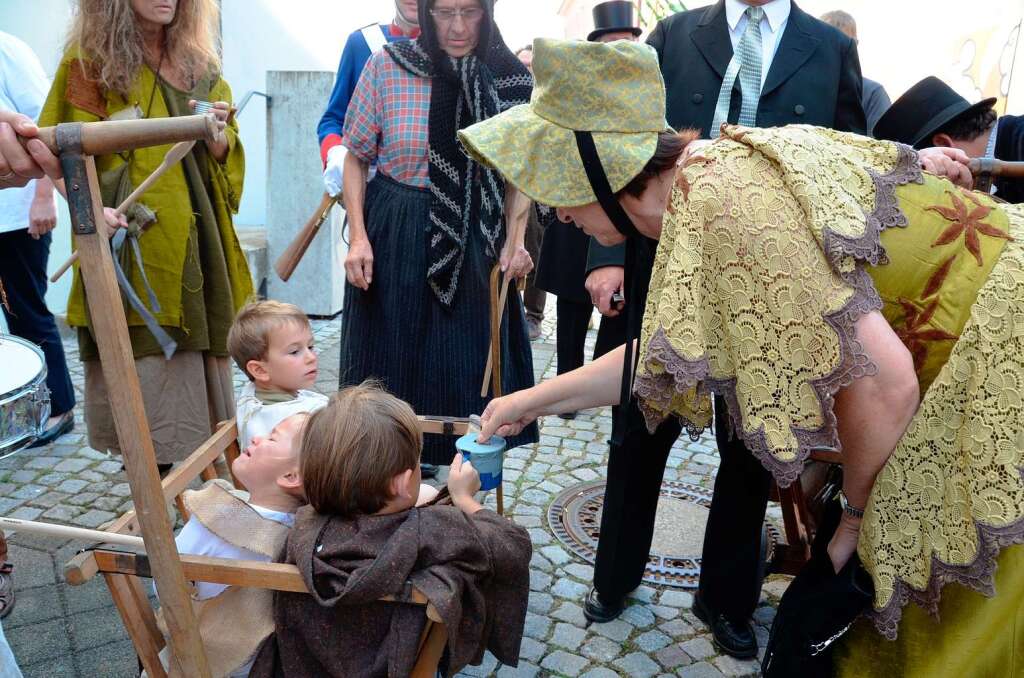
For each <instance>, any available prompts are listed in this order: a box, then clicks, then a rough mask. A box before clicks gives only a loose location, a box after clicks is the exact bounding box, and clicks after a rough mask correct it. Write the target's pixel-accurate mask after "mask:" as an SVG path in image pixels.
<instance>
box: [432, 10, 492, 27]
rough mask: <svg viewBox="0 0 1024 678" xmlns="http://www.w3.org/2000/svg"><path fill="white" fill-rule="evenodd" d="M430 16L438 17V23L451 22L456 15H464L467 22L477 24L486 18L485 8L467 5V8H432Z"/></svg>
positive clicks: (463, 18)
mask: <svg viewBox="0 0 1024 678" xmlns="http://www.w3.org/2000/svg"><path fill="white" fill-rule="evenodd" d="M430 16H432V17H434V18H435V19H437V21H438V23H442V24H450V23H453V22H454V21H455V18H456V17H462V20H463V21H465V22H466V23H467V24H475V23H477V22H478V21H480V20H481V19H483V18H484V10H483V9H481V8H480V7H466V8H465V9H432V10H430Z"/></svg>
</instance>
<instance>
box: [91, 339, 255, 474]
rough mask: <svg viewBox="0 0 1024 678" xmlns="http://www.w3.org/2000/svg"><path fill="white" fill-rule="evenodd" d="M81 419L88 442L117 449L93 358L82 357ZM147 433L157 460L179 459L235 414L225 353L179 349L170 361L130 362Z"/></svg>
mask: <svg viewBox="0 0 1024 678" xmlns="http://www.w3.org/2000/svg"><path fill="white" fill-rule="evenodd" d="M84 365H85V423H86V428H87V430H88V435H89V446H90V447H92V448H93V449H96V450H100V451H101V452H103V451H108V450H109V451H110V452H112V453H114V454H120V453H121V445H120V443H119V442H118V439H117V429H116V428H115V427H114V416H113V412H112V410H111V407H110V398H109V397H108V395H107V383H106V380H105V379H104V378H103V370H102V369H101V367H100V362H99V361H98V360H88V361H85V363H84ZM135 370H136V371H137V372H138V374H139V383H140V385H141V387H142V401H143V405H144V406H145V409H146V418H147V419H148V420H149V431H150V437H151V438H152V440H153V448H154V450H155V451H156V460H157V463H160V464H169V463H171V462H176V461H181V460H183V459H185V458H186V457H188V456H189V455H190V454H192V452H194V451H195V450H196V448H197V447H199V446H200V445H201V444H202V443H203V442H204V441H205V440H206V439H207V438H209V437H210V434H211V433H212V431H213V427H214V426H216V425H217V423H218V422H221V421H226V420H228V419H230V418H232V417H234V416H235V396H234V391H233V389H232V382H231V361H230V359H229V358H220V357H215V356H211V355H209V354H206V353H202V352H200V351H179V352H178V353H176V354H175V355H174V357H173V358H171V359H170V360H164V358H163V356H147V357H145V358H139V359H137V360H136V361H135Z"/></svg>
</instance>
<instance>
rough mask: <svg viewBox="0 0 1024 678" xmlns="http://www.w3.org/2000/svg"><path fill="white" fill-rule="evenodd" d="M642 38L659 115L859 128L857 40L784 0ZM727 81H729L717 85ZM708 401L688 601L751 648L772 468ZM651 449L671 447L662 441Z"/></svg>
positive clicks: (742, 652)
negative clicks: (697, 545) (715, 456)
mask: <svg viewBox="0 0 1024 678" xmlns="http://www.w3.org/2000/svg"><path fill="white" fill-rule="evenodd" d="M648 43H649V44H650V45H652V46H653V47H654V48H655V50H657V52H658V57H659V59H660V60H661V69H662V74H663V75H664V77H665V87H666V93H667V95H668V100H667V109H668V110H667V112H666V117H667V119H668V122H669V124H670V125H672V126H673V127H674V128H675V129H684V128H695V129H699V130H701V133H702V134H703V135H704V136H707V137H711V136H717V135H718V129H717V128H718V127H719V123H720V122H725V121H728V122H731V123H735V122H740V123H742V124H748V125H750V124H753V125H755V126H757V127H773V126H778V125H786V124H791V123H805V124H810V125H819V126H822V127H831V128H834V129H838V130H845V131H851V132H857V133H859V134H863V133H864V132H865V121H864V111H863V109H862V107H861V88H862V84H861V73H860V62H859V60H858V58H857V47H856V44H855V43H854V42H853V40H851V39H850V38H848V37H847V36H845V35H843V34H842V33H840V32H839V31H838V30H836V29H835V28H832V27H831V26H828V25H826V24H824V23H822V22H821V21H819V20H817V19H815V18H814V17H812V16H810V15H809V14H807V13H806V12H804V11H802V10H801V9H800V8H799V7H797V6H796V4H795V3H792V2H791V1H790V0H746V1H745V2H741V1H740V0H720V1H719V2H718V3H717V4H715V5H712V6H710V7H704V8H700V9H695V10H691V11H688V12H681V13H679V14H676V15H674V16H671V17H668V18H666V19H663V20H662V21H660V22H659V23H658V25H657V27H656V28H655V29H654V32H653V33H652V34H651V36H650V37H649V38H648ZM723 82H729V83H732V84H731V85H730V86H727V87H726V88H723ZM758 85H760V86H758ZM715 410H716V412H715V429H716V430H715V433H716V436H717V442H718V450H719V454H720V456H721V465H720V466H719V469H718V475H717V477H716V479H715V493H714V499H713V501H712V505H711V510H710V513H709V516H708V524H707V530H706V532H705V537H704V552H703V561H702V567H701V580H700V588H699V590H698V593H697V596H696V597H695V599H694V613H695V614H696V615H697V616H698V617H699V618H701V619H702V620H703V621H704V622H705V623H707V624H708V625H709V626H710V627H711V631H712V634H713V637H714V640H715V643H716V645H718V646H719V647H720V648H721V649H722V650H723V651H724V652H726V653H728V654H730V655H732V656H735V657H741V658H750V657H753V656H755V655H756V654H757V640H756V638H755V637H754V633H753V627H752V625H751V623H750V617H751V614H752V613H753V611H754V608H755V607H756V605H757V602H758V599H759V597H760V590H761V580H762V578H763V576H764V572H763V568H762V562H761V558H762V551H761V549H762V523H763V522H764V514H765V508H766V507H767V504H768V492H769V488H770V483H771V476H770V475H769V474H768V472H767V471H766V470H765V469H764V468H763V467H762V466H761V464H760V462H758V461H757V459H755V458H754V456H753V455H751V453H750V451H749V450H748V449H747V448H746V447H745V446H744V445H743V444H742V443H741V442H740V441H739V439H738V438H737V437H733V436H730V435H729V430H730V428H731V427H730V424H729V420H728V413H727V412H726V409H725V404H724V402H723V401H722V399H721V398H716V400H715ZM648 454H650V455H665V456H667V454H668V449H667V448H666V449H664V450H660V449H659V450H653V449H652V450H649V451H648ZM661 458H662V459H663V458H664V457H661ZM636 485H637V487H645V486H646V485H645V484H644V483H643V482H640V481H637V482H636ZM634 501H643V500H642V499H641V498H637V499H636V500H634Z"/></svg>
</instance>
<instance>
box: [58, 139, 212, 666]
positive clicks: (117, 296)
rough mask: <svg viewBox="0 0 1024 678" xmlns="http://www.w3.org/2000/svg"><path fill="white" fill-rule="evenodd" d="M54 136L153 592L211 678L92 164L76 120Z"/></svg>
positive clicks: (185, 657) (180, 654) (182, 657)
mask: <svg viewBox="0 0 1024 678" xmlns="http://www.w3.org/2000/svg"><path fill="white" fill-rule="evenodd" d="M56 141H57V145H58V146H59V148H58V150H59V151H60V159H61V166H62V169H63V171H64V180H65V184H66V186H67V192H68V202H69V207H70V211H71V223H72V226H73V228H74V232H75V234H76V238H75V241H76V244H77V245H78V251H79V254H80V261H81V264H80V272H81V276H82V280H83V281H84V283H85V295H86V299H87V300H88V306H89V317H90V319H91V329H92V335H93V337H95V339H96V344H97V346H98V347H99V354H100V364H101V366H102V369H103V378H104V380H105V382H106V387H107V389H106V390H107V394H108V397H109V399H110V405H111V411H112V412H113V415H114V425H115V427H116V429H117V437H118V441H119V443H120V448H121V452H122V456H123V459H124V465H125V471H126V473H127V476H128V484H129V486H130V487H131V491H132V501H133V502H134V503H135V509H136V511H137V512H138V517H139V522H140V524H141V526H142V532H143V538H144V539H145V542H146V551H147V552H148V553H149V554H150V556H151V558H152V562H153V570H154V574H155V575H156V576H155V579H156V585H157V590H158V591H159V593H160V600H161V602H162V604H163V608H164V613H165V618H166V620H167V625H168V627H169V629H170V631H171V645H172V646H173V650H174V654H175V656H176V657H177V658H178V660H179V661H180V663H181V668H182V670H183V671H184V673H185V674H186V675H189V676H199V677H200V678H208V677H209V676H210V668H209V665H208V664H207V661H206V653H205V650H204V648H203V642H202V638H200V636H199V628H198V625H197V624H196V619H195V615H194V614H193V612H192V602H191V600H190V598H189V593H188V582H187V581H186V579H185V576H184V573H183V572H182V570H181V565H180V563H179V562H178V551H177V548H176V547H175V544H174V533H173V532H172V530H171V521H170V518H169V517H168V515H167V510H166V509H165V505H164V494H163V488H162V487H161V486H160V475H159V473H158V471H157V467H156V453H155V451H154V449H153V440H152V437H151V436H150V431H149V422H148V420H147V419H146V411H145V409H144V408H143V403H142V389H141V388H140V386H139V375H138V373H137V372H136V371H135V358H134V355H133V354H132V345H131V340H130V338H129V336H128V322H127V320H126V318H125V312H124V302H123V300H122V298H121V292H120V290H119V289H118V286H117V281H116V278H115V275H114V263H113V259H112V257H111V252H110V245H109V243H108V241H107V238H106V235H105V234H104V233H103V232H102V229H101V230H97V224H103V223H105V221H104V217H103V205H102V204H101V203H100V187H99V181H98V180H97V176H96V164H95V162H94V161H93V158H92V157H91V156H88V155H82V153H83V143H82V127H81V126H80V125H78V124H76V123H71V124H65V125H59V126H58V128H57V132H56ZM174 141H182V139H180V138H176V139H174ZM140 145H141V144H140Z"/></svg>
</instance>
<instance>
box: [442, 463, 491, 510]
mask: <svg viewBox="0 0 1024 678" xmlns="http://www.w3.org/2000/svg"><path fill="white" fill-rule="evenodd" d="M478 491H480V474H479V473H477V470H476V469H475V468H473V464H471V463H469V462H468V461H463V459H462V453H461V452H460V453H458V454H456V455H455V459H453V460H452V465H451V468H450V469H449V470H448V493H449V494H450V495H451V497H452V503H453V504H455V505H456V506H457V507H459V508H460V509H462V510H463V511H465V512H466V513H470V514H472V513H476V512H477V511H479V510H480V509H482V508H483V507H482V506H481V505H480V503H479V502H477V500H476V499H475V498H474V495H475V494H476V493H477V492H478Z"/></svg>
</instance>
